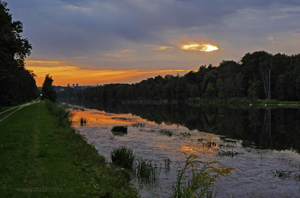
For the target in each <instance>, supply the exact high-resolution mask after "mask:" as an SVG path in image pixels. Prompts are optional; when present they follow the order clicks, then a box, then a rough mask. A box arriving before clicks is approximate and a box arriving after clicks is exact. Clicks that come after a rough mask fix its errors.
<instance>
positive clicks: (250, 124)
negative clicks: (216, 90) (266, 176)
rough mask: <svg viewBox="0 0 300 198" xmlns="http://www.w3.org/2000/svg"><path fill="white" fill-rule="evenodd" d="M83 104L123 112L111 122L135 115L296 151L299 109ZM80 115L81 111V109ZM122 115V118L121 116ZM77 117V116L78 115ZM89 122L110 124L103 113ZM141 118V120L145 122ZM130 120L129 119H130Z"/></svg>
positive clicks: (299, 149)
mask: <svg viewBox="0 0 300 198" xmlns="http://www.w3.org/2000/svg"><path fill="white" fill-rule="evenodd" d="M81 105H84V106H85V107H89V108H93V109H98V110H102V111H105V112H112V113H118V114H120V113H121V114H124V115H121V116H119V115H116V119H115V121H116V122H115V123H118V124H129V123H131V120H130V117H129V118H128V117H126V115H125V114H128V113H131V114H132V115H133V116H134V115H138V116H140V117H142V118H143V119H145V120H148V121H152V122H155V123H157V124H177V125H178V124H179V125H183V126H186V127H187V128H188V129H190V130H193V129H197V130H199V131H205V132H209V133H214V134H218V135H223V136H226V137H230V138H233V139H240V140H243V142H242V145H243V146H245V147H247V146H251V147H256V148H261V149H276V150H294V151H296V152H298V153H299V152H300V138H299V137H300V110H299V109H286V108H273V109H272V108H266V107H263V108H257V107H230V106H211V105H208V106H199V107H195V106H188V105H176V106H174V105H173V106H167V105H161V106H147V105H122V104H121V103H105V104H102V103H81ZM81 114H82V116H84V112H81ZM81 114H80V115H78V116H79V117H80V116H81ZM95 114H96V113H95ZM123 116H124V118H125V119H122V117H123ZM78 119H80V118H78ZM95 119H98V121H97V120H92V122H103V123H107V124H113V123H112V122H114V121H112V120H111V119H108V120H107V119H106V117H105V114H104V112H102V113H101V114H100V115H99V116H96V117H95ZM145 120H143V122H144V121H145ZM132 122H133V121H132Z"/></svg>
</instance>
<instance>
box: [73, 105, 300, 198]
mask: <svg viewBox="0 0 300 198" xmlns="http://www.w3.org/2000/svg"><path fill="white" fill-rule="evenodd" d="M73 112H74V117H73V121H74V127H75V128H76V129H77V130H79V131H80V133H81V134H83V135H85V136H86V137H87V139H88V141H89V142H94V144H95V148H96V149H97V150H98V152H99V154H101V155H103V156H105V157H106V159H107V161H108V162H111V159H110V152H111V151H112V149H114V148H117V147H119V146H121V145H125V146H127V147H129V148H131V149H133V150H134V151H135V155H136V156H137V157H138V158H139V159H144V160H148V161H151V163H153V165H155V166H156V167H158V168H159V170H160V174H159V179H158V180H157V181H155V182H152V183H147V184H145V183H141V182H139V181H138V180H137V179H133V181H132V182H133V183H134V184H135V185H136V186H137V187H138V188H139V190H140V193H141V196H142V197H169V195H170V194H171V193H172V186H173V185H174V183H175V182H176V174H177V172H178V170H180V169H181V168H182V167H183V166H184V162H185V155H184V154H183V153H182V152H185V153H186V154H188V155H189V154H191V153H193V154H196V155H199V157H200V159H201V160H202V161H213V160H217V161H219V162H221V163H222V164H223V166H224V167H233V168H235V169H236V171H233V172H232V174H231V175H229V176H227V177H221V180H218V181H217V182H216V183H215V187H214V189H213V193H214V195H215V197H293V198H294V197H300V184H299V179H300V156H299V151H300V109H296V108H268V107H253V106H252V107H234V106H232V107H231V106H212V105H207V106H198V107H195V106H189V105H178V104H177V105H157V106H155V105H154V106H149V105H120V104H118V103H107V104H99V103H93V104H91V103H89V104H79V106H73ZM80 118H86V119H87V125H84V126H81V125H80V122H79V120H80ZM137 123H143V124H138V125H137ZM116 125H126V126H128V133H127V134H126V135H122V136H120V135H114V134H113V133H112V132H111V129H112V127H113V126H116ZM164 131H169V132H168V133H165V132H164ZM228 151H229V152H230V153H232V154H233V155H231V156H230V155H222V154H224V153H225V152H228ZM166 160H169V161H170V165H169V166H168V167H167V166H166Z"/></svg>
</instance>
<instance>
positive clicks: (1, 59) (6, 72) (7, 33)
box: [0, 1, 38, 107]
mask: <svg viewBox="0 0 300 198" xmlns="http://www.w3.org/2000/svg"><path fill="white" fill-rule="evenodd" d="M6 6H7V3H5V2H3V1H0V19H1V20H0V107H1V106H10V105H16V104H19V103H22V102H26V101H29V100H32V99H33V98H36V97H37V96H38V88H37V86H36V82H35V74H34V73H33V72H32V71H28V70H26V69H25V68H24V60H25V58H26V56H28V55H30V50H31V49H32V47H31V45H30V44H29V42H28V40H27V39H22V38H21V35H20V34H21V33H22V31H23V26H22V23H21V22H20V21H12V16H11V14H9V13H8V11H9V9H7V8H6Z"/></svg>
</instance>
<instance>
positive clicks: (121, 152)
mask: <svg viewBox="0 0 300 198" xmlns="http://www.w3.org/2000/svg"><path fill="white" fill-rule="evenodd" d="M110 156H111V160H112V163H113V164H114V165H117V166H121V167H123V168H126V169H129V170H132V168H133V161H134V159H135V155H134V153H133V151H132V149H130V148H127V147H126V146H120V147H119V148H117V149H113V150H112V152H111V154H110Z"/></svg>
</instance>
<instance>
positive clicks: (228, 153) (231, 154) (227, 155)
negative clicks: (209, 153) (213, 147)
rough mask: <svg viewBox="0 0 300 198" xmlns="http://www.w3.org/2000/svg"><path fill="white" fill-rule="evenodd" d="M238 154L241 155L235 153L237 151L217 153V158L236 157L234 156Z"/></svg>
mask: <svg viewBox="0 0 300 198" xmlns="http://www.w3.org/2000/svg"><path fill="white" fill-rule="evenodd" d="M238 154H240V153H238V152H235V151H233V150H232V151H223V150H222V151H219V152H218V153H217V156H219V157H234V156H237V155H238Z"/></svg>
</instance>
